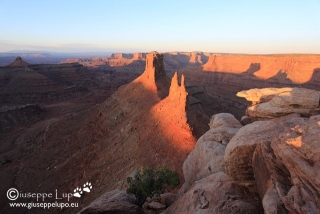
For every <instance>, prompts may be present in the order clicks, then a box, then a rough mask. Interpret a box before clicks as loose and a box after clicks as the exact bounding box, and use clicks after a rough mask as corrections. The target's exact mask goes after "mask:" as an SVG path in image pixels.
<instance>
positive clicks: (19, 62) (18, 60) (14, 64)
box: [7, 56, 30, 67]
mask: <svg viewBox="0 0 320 214" xmlns="http://www.w3.org/2000/svg"><path fill="white" fill-rule="evenodd" d="M28 65H30V64H29V63H27V62H25V61H24V60H23V59H22V58H21V57H20V56H18V57H17V58H16V59H15V60H14V61H13V62H12V63H10V64H9V65H7V66H8V67H26V66H28Z"/></svg>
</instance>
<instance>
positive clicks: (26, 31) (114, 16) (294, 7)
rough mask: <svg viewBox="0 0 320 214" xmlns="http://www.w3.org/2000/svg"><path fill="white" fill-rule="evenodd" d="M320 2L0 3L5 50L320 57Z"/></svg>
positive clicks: (1, 39)
mask: <svg viewBox="0 0 320 214" xmlns="http://www.w3.org/2000/svg"><path fill="white" fill-rule="evenodd" d="M319 11H320V2H319V1H317V0H306V1H298V0H293V1H276V0H272V1H263V2H262V1H259V2H257V1H250V0H244V1H236V0H229V1H209V0H203V1H191V0H190V1H188V0H184V1H182V0H181V1H179V0H177V1H169V0H164V1H161V2H154V1H144V0H140V1H121V2H120V1H101V0H97V1H91V2H87V1H75V0H70V1H62V0H57V1H45V2H40V1H35V0H30V1H22V0H17V1H7V0H3V1H0V19H1V20H3V21H2V22H1V23H0V27H1V35H0V52H7V51H12V50H22V51H27V50H32V51H36V52H37V51H43V50H45V51H48V52H58V53H84V52H117V53H119V52H120V53H122V52H126V53H132V52H150V51H152V50H156V51H159V52H173V51H181V52H192V51H195V50H197V51H202V52H217V53H242V54H280V53H298V54H319V53H320V39H319V35H320V28H319V26H320V13H319Z"/></svg>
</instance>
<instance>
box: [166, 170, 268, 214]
mask: <svg viewBox="0 0 320 214" xmlns="http://www.w3.org/2000/svg"><path fill="white" fill-rule="evenodd" d="M163 213H165V214H171V213H172V214H175V213H184V214H188V213H190V214H191V213H192V214H193V213H202V214H205V213H210V214H211V213H216V214H219V213H221V214H222V213H223V214H225V213H246V214H250V213H252V214H258V213H263V210H262V207H261V204H260V202H259V200H258V198H255V195H254V194H251V193H249V192H248V191H247V190H246V188H245V187H242V186H239V185H236V184H234V183H233V182H232V180H231V179H230V178H229V177H228V176H227V175H226V174H225V173H223V172H217V173H215V174H212V175H210V176H208V177H206V178H204V179H201V180H199V181H196V182H195V183H194V185H193V186H192V187H191V188H190V189H189V190H188V191H187V192H186V193H185V194H183V195H182V196H181V197H180V198H179V199H178V200H177V201H176V202H175V203H173V204H172V205H171V206H170V207H169V208H167V209H166V210H165V211H164V212H163Z"/></svg>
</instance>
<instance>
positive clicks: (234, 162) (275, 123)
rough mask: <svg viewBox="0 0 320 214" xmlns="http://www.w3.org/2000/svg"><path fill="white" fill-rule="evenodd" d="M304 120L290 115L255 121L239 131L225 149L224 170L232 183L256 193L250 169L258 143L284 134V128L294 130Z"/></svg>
mask: <svg viewBox="0 0 320 214" xmlns="http://www.w3.org/2000/svg"><path fill="white" fill-rule="evenodd" d="M304 120H305V119H304V118H301V117H299V115H290V116H287V117H285V118H278V119H273V120H269V121H256V122H254V123H251V124H249V125H246V126H244V127H242V128H241V129H239V131H238V132H237V133H236V134H235V135H234V137H233V138H232V139H231V141H230V142H229V144H228V145H227V147H226V152H225V156H224V161H225V170H226V173H227V175H229V176H230V177H231V178H232V179H233V180H234V182H236V183H238V184H240V185H243V186H246V187H248V188H250V189H251V190H252V191H253V192H255V191H256V184H255V180H254V173H253V167H252V157H253V153H254V151H255V149H256V147H257V145H258V144H260V143H265V142H267V141H270V140H272V139H273V138H274V137H276V136H278V135H279V134H280V133H282V132H284V129H285V127H287V128H294V127H295V126H297V125H298V124H301V123H303V121H304Z"/></svg>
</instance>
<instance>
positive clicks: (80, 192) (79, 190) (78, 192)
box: [73, 187, 82, 198]
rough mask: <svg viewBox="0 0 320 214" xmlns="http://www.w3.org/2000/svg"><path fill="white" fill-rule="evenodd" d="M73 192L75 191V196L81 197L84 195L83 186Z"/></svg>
mask: <svg viewBox="0 0 320 214" xmlns="http://www.w3.org/2000/svg"><path fill="white" fill-rule="evenodd" d="M73 192H74V193H73V196H74V197H77V198H80V197H81V195H82V190H81V187H77V188H75V189H74V191H73Z"/></svg>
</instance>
